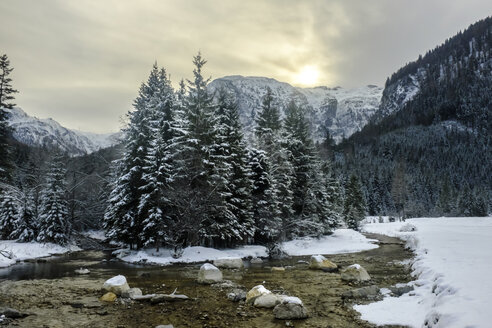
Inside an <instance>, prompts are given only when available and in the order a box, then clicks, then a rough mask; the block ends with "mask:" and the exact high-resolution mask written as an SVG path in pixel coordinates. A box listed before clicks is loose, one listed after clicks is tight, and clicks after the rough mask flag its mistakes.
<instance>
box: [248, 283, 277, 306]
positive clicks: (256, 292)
mask: <svg viewBox="0 0 492 328" xmlns="http://www.w3.org/2000/svg"><path fill="white" fill-rule="evenodd" d="M271 293H272V292H271V291H269V290H268V289H266V288H265V287H264V286H263V285H258V286H254V287H253V288H251V290H250V291H249V292H248V293H247V294H246V303H250V304H251V303H254V301H255V300H256V299H257V298H258V297H260V296H262V295H266V294H271Z"/></svg>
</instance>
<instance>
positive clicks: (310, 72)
mask: <svg viewBox="0 0 492 328" xmlns="http://www.w3.org/2000/svg"><path fill="white" fill-rule="evenodd" d="M318 78H319V70H318V68H317V67H316V66H312V65H306V66H304V67H303V68H302V69H301V70H300V72H299V73H298V74H297V76H296V78H295V83H297V84H302V85H306V86H312V85H314V84H315V83H316V82H318Z"/></svg>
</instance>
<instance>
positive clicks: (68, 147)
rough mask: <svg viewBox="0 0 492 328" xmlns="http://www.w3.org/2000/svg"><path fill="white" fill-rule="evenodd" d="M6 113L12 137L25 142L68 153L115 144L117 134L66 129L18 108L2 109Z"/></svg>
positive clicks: (85, 151)
mask: <svg viewBox="0 0 492 328" xmlns="http://www.w3.org/2000/svg"><path fill="white" fill-rule="evenodd" d="M5 111H7V112H8V113H9V124H10V126H11V127H12V128H13V130H14V131H13V137H14V138H15V139H16V140H17V141H19V142H22V143H24V144H26V145H29V146H39V147H48V148H57V149H61V150H62V151H64V152H66V153H68V154H69V155H70V156H80V155H85V154H90V153H93V152H95V151H97V150H99V149H103V148H107V147H110V146H112V145H114V144H116V143H118V139H119V137H120V133H119V132H118V133H106V134H97V133H90V132H82V131H77V130H70V129H67V128H65V127H63V126H61V125H60V123H58V122H57V121H55V120H53V119H51V118H48V119H39V118H37V117H32V116H29V115H28V114H26V112H24V111H23V110H22V109H20V108H19V107H14V108H12V109H5Z"/></svg>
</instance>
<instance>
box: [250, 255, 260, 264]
mask: <svg viewBox="0 0 492 328" xmlns="http://www.w3.org/2000/svg"><path fill="white" fill-rule="evenodd" d="M250 263H251V264H262V263H263V260H262V259H261V258H259V257H253V258H252V259H251V260H250Z"/></svg>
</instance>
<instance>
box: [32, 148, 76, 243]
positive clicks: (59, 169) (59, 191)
mask: <svg viewBox="0 0 492 328" xmlns="http://www.w3.org/2000/svg"><path fill="white" fill-rule="evenodd" d="M65 175H66V170H65V163H64V162H63V158H62V156H60V155H57V156H55V157H54V159H53V161H52V163H51V165H50V169H49V172H48V173H47V176H46V182H45V185H44V188H43V190H42V193H41V197H42V200H41V208H40V213H39V234H38V236H37V238H36V239H37V240H38V241H40V242H53V243H56V244H60V245H64V244H66V243H67V242H68V240H69V237H70V233H71V224H70V222H69V217H68V203H67V200H66V192H67V186H66V180H65V179H66V178H65Z"/></svg>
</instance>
